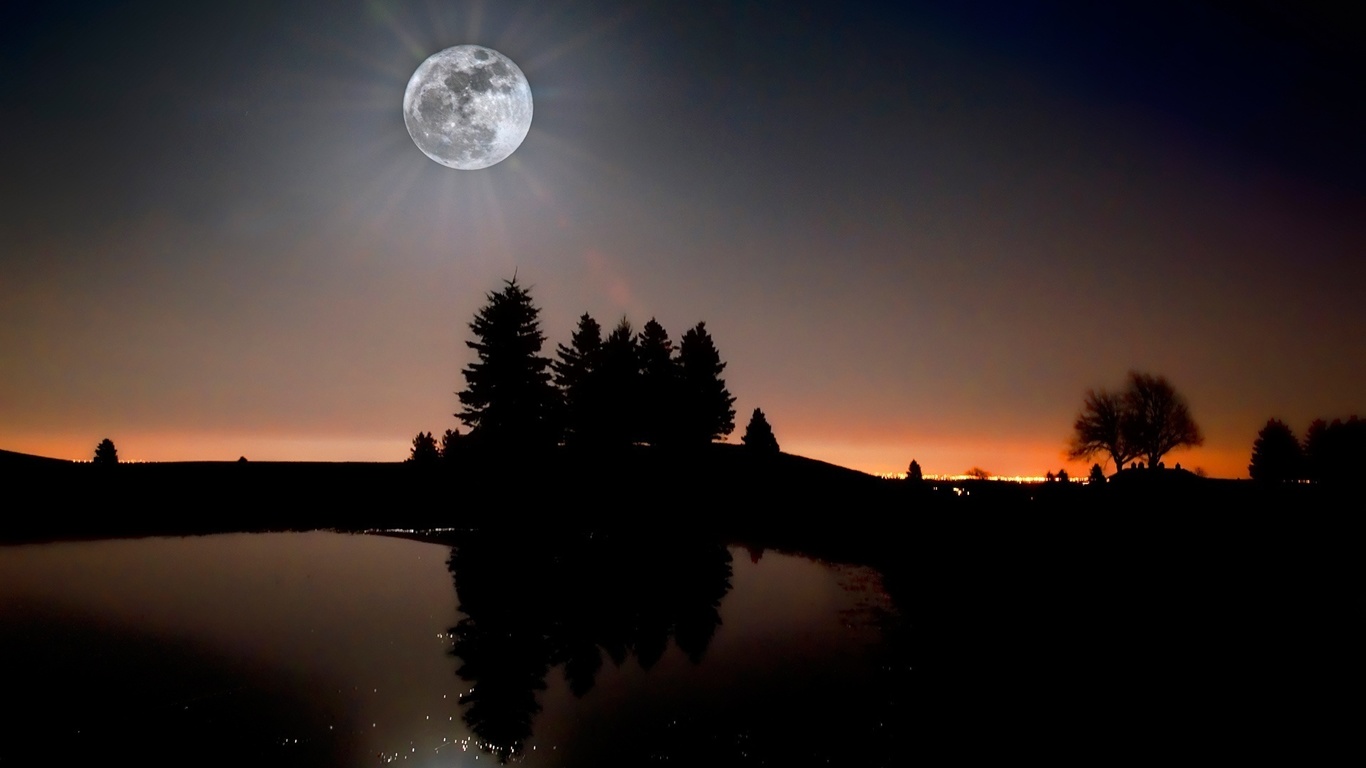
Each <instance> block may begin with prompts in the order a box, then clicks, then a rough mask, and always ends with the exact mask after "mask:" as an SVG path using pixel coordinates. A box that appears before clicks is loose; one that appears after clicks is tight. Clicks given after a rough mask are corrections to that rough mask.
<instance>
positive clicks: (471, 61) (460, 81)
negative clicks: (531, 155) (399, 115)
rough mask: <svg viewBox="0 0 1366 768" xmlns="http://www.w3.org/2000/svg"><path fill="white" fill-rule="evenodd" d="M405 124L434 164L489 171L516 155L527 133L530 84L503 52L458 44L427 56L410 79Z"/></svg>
mask: <svg viewBox="0 0 1366 768" xmlns="http://www.w3.org/2000/svg"><path fill="white" fill-rule="evenodd" d="M403 122H404V124H405V125H407V126H408V135H409V136H412V137H413V143H414V144H416V145H417V147H418V149H420V150H422V151H423V152H424V153H425V154H426V155H427V157H430V158H431V159H433V160H435V161H436V162H438V163H441V164H442V165H444V166H447V167H448V168H459V169H461V170H475V169H479V168H487V167H489V166H491V165H494V164H495V163H498V162H501V161H502V160H504V159H506V158H507V156H508V155H511V154H512V153H513V152H514V151H516V149H517V147H519V146H521V144H522V140H523V139H525V138H526V134H527V131H529V130H530V129H531V86H530V85H528V84H527V80H526V75H523V74H522V70H520V69H518V67H517V65H516V64H514V63H512V60H511V59H509V58H508V57H506V56H504V55H503V54H501V53H499V52H497V51H495V50H493V49H492V48H484V47H483V46H479V45H457V46H455V47H453V48H447V49H446V50H444V51H438V52H437V53H434V54H432V55H431V56H429V57H428V58H427V60H426V61H424V62H422V64H421V66H419V67H418V68H417V71H416V72H414V73H413V76H412V77H411V78H410V79H409V80H408V89H407V90H406V91H405V92H404V94H403Z"/></svg>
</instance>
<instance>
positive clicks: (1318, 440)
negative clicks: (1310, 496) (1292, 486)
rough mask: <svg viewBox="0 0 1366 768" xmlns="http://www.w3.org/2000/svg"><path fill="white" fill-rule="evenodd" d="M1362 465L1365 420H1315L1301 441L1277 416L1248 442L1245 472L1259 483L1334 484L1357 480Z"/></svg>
mask: <svg viewBox="0 0 1366 768" xmlns="http://www.w3.org/2000/svg"><path fill="white" fill-rule="evenodd" d="M1364 466H1366V421H1362V420H1360V419H1358V418H1357V417H1356V416H1353V417H1351V418H1349V419H1348V420H1346V421H1343V420H1341V419H1333V421H1332V422H1331V423H1330V422H1327V421H1324V420H1323V419H1315V420H1314V422H1313V423H1312V424H1310V425H1309V429H1307V430H1306V431H1305V434H1304V440H1303V442H1301V441H1300V440H1299V439H1297V438H1296V437H1295V432H1294V430H1292V429H1291V428H1290V427H1288V426H1286V424H1285V423H1284V422H1282V421H1280V420H1279V419H1271V420H1269V421H1267V423H1266V426H1264V427H1262V429H1261V431H1260V432H1258V433H1257V439H1256V440H1255V441H1254V442H1253V443H1252V461H1251V463H1250V464H1248V467H1247V471H1248V474H1249V475H1250V476H1251V477H1252V479H1253V480H1258V481H1261V482H1272V483H1277V482H1294V481H1298V480H1309V481H1312V482H1327V483H1337V482H1346V481H1348V480H1353V479H1358V478H1360V477H1361V475H1362V474H1363V467H1364Z"/></svg>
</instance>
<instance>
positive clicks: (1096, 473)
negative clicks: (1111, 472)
mask: <svg viewBox="0 0 1366 768" xmlns="http://www.w3.org/2000/svg"><path fill="white" fill-rule="evenodd" d="M1086 482H1087V483H1089V484H1091V485H1102V484H1104V483H1105V470H1103V469H1101V468H1100V465H1099V464H1092V465H1091V476H1090V477H1088V478H1087V479H1086Z"/></svg>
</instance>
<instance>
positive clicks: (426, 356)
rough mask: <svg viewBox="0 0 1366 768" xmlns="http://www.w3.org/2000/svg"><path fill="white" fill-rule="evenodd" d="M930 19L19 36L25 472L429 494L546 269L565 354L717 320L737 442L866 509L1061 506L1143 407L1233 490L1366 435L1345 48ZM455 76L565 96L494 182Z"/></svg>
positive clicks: (3, 156)
mask: <svg viewBox="0 0 1366 768" xmlns="http://www.w3.org/2000/svg"><path fill="white" fill-rule="evenodd" d="M905 5H906V7H905V8H902V9H900V10H898V11H895V12H889V11H888V10H887V9H886V8H885V4H874V3H852V4H851V3H805V2H784V3H766V4H758V5H757V6H756V4H730V3H718V2H705V1H703V2H692V3H662V2H656V3H638V2H636V3H627V2H585V3H577V4H563V5H547V4H538V3H518V2H511V3H507V2H503V3H469V2H384V1H383V0H372V1H370V2H360V1H357V2H292V3H288V4H281V3H273V2H236V3H224V4H216V5H214V6H208V7H199V5H198V4H187V3H174V2H160V1H154V0H145V1H143V2H104V3H61V2H54V3H22V2H21V3H8V4H6V5H5V7H4V8H3V10H0V110H2V112H0V139H2V140H0V168H3V170H4V177H3V178H4V181H3V187H0V191H2V192H3V203H4V205H3V206H0V243H3V250H2V251H0V366H2V367H3V369H4V370H5V376H4V377H3V380H0V447H4V448H9V449H16V450H31V451H34V452H42V453H49V454H53V455H63V456H69V457H73V458H79V457H85V456H86V455H87V454H89V453H90V452H91V451H93V447H94V445H95V443H96V442H98V440H99V439H100V438H101V437H105V436H110V437H113V438H114V439H115V441H116V442H117V443H118V445H119V448H120V453H121V455H128V456H129V457H132V458H137V457H142V458H149V459H151V458H163V459H169V458H235V457H236V456H238V455H241V454H247V455H248V456H250V457H253V458H309V457H321V458H355V459H398V458H401V457H402V456H403V455H405V454H406V446H407V445H408V443H409V441H410V440H411V436H412V434H414V433H415V432H417V431H418V430H433V431H436V432H440V431H441V430H442V429H445V428H447V427H451V426H455V420H454V418H453V417H452V416H451V414H452V412H453V411H454V410H456V408H457V403H456V400H455V395H454V392H455V391H456V390H457V389H459V388H460V387H461V386H463V382H462V381H461V380H460V376H459V371H460V368H461V367H462V366H463V365H465V364H466V363H467V362H468V356H469V352H468V350H467V349H466V348H465V345H464V343H463V342H464V340H465V339H466V338H467V337H468V329H467V327H466V324H467V323H468V321H469V319H470V318H471V317H472V316H473V313H474V312H475V310H476V309H477V308H478V307H479V305H480V304H481V303H482V301H483V296H484V294H485V293H486V292H487V291H489V290H493V289H496V288H497V287H498V286H499V285H501V281H502V280H503V279H505V278H507V277H510V276H511V274H512V271H513V270H514V269H516V270H518V275H519V278H520V279H521V280H522V281H523V282H525V283H527V284H529V285H531V286H532V292H533V296H534V297H535V298H536V300H537V301H538V303H539V304H540V305H541V307H542V308H543V315H542V319H543V328H544V330H545V332H546V334H547V336H548V337H549V342H550V344H551V345H553V344H554V343H556V342H561V341H567V339H568V336H569V332H570V330H571V328H572V325H573V322H574V319H575V318H576V317H577V316H578V315H579V314H580V313H582V312H584V311H588V312H590V313H592V314H593V315H594V316H595V317H597V318H598V319H599V321H601V322H603V323H604V324H605V325H610V324H612V323H614V322H615V321H616V320H617V319H618V318H619V317H620V316H622V315H623V314H625V315H627V316H629V317H630V319H631V320H632V321H633V322H635V324H636V325H637V326H639V325H642V324H643V323H644V321H645V320H648V319H649V318H650V317H651V316H656V317H658V319H659V320H660V321H661V322H662V323H663V324H664V326H665V327H666V328H667V329H668V330H669V331H670V332H671V333H672V335H673V336H674V338H675V339H677V338H678V337H679V336H680V335H681V334H682V332H683V330H685V329H686V328H687V327H688V326H691V325H692V324H694V323H696V322H697V321H698V320H705V321H706V322H707V324H708V328H709V329H711V331H712V333H713V335H714V337H715V339H716V343H717V345H718V347H719V348H720V350H721V352H722V355H723V358H725V359H726V360H728V361H729V363H730V366H729V367H728V369H727V380H728V383H729V384H730V388H731V390H732V392H733V393H735V394H736V395H737V397H738V400H737V403H736V407H737V411H739V417H738V419H737V420H738V421H740V422H741V425H743V422H744V420H745V418H746V417H747V415H748V414H749V412H750V411H751V410H752V409H753V408H755V407H761V408H763V409H764V411H765V413H766V414H767V415H768V417H769V420H770V422H771V423H772V424H773V427H774V430H775V432H776V434H777V436H778V439H779V441H780V442H781V443H782V445H783V447H784V449H786V450H790V451H793V452H797V453H803V454H806V455H811V456H815V457H817V458H824V459H828V460H831V461H837V462H840V463H845V464H849V465H852V466H857V467H859V468H864V469H868V470H870V471H894V470H898V469H904V468H905V465H906V464H907V463H908V462H909V460H910V459H911V458H912V457H916V458H918V459H919V460H920V463H921V464H922V465H923V466H924V467H925V469H926V471H928V472H945V473H949V472H958V471H962V470H964V469H967V468H968V467H969V466H972V465H980V466H983V467H985V468H987V469H989V470H992V471H995V472H1003V473H1031V474H1033V473H1042V472H1043V471H1044V470H1047V469H1056V468H1057V467H1058V466H1062V465H1063V459H1062V457H1061V453H1062V451H1063V449H1064V448H1065V443H1066V438H1067V434H1068V431H1069V429H1070V426H1071V422H1072V418H1073V416H1074V415H1075V412H1076V409H1077V408H1078V407H1079V405H1080V403H1081V398H1082V395H1083V394H1084V392H1085V390H1086V389H1087V388H1089V387H1099V386H1118V385H1119V384H1120V382H1121V381H1122V379H1123V377H1124V375H1125V373H1126V371H1128V370H1129V369H1130V368H1137V369H1140V370H1147V371H1151V372H1153V373H1160V374H1165V375H1166V376H1168V377H1169V378H1170V379H1171V380H1172V382H1173V383H1174V384H1176V385H1177V387H1178V388H1179V389H1181V391H1183V392H1184V393H1185V394H1186V395H1187V397H1188V398H1189V400H1190V403H1191V407H1192V410H1193V412H1194V414H1195V416H1196V418H1197V420H1198V421H1199V422H1200V423H1201V425H1202V426H1203V427H1204V428H1205V432H1206V435H1207V437H1208V442H1207V444H1206V446H1205V447H1204V448H1201V449H1199V450H1196V451H1192V452H1189V453H1188V455H1185V456H1177V457H1175V458H1177V460H1183V461H1185V462H1186V463H1187V464H1188V465H1191V466H1194V465H1204V466H1206V467H1207V468H1209V469H1210V470H1211V471H1212V472H1214V473H1216V474H1224V475H1241V474H1243V473H1245V471H1246V462H1247V455H1248V453H1249V451H1250V446H1251V442H1252V439H1253V437H1254V436H1255V434H1256V432H1257V430H1258V429H1259V428H1260V427H1261V426H1262V424H1264V423H1265V421H1266V419H1268V418H1271V417H1273V416H1275V417H1279V418H1282V419H1285V420H1287V421H1288V422H1289V423H1290V424H1292V426H1294V427H1295V428H1296V429H1297V430H1303V428H1304V427H1305V426H1306V425H1307V423H1308V421H1309V420H1310V419H1312V418H1316V417H1321V416H1322V417H1329V418H1332V417H1334V416H1346V415H1348V414H1349V413H1352V412H1360V411H1361V410H1362V409H1363V401H1366V387H1363V385H1362V384H1361V382H1362V381H1366V362H1363V361H1364V360H1366V356H1364V355H1361V354H1360V350H1362V349H1366V310H1363V306H1364V305H1366V302H1364V301H1363V300H1364V299H1366V292H1364V291H1363V289H1362V287H1361V286H1362V285H1366V279H1364V278H1366V265H1363V254H1364V253H1366V223H1363V222H1366V197H1363V183H1362V180H1363V172H1366V152H1364V151H1363V146H1362V144H1363V143H1362V141H1361V140H1360V137H1361V136H1362V135H1366V89H1364V88H1363V85H1362V83H1363V82H1366V81H1364V80H1363V74H1364V73H1366V67H1363V54H1362V52H1361V48H1360V46H1359V45H1358V44H1356V42H1355V41H1356V40H1357V39H1358V37H1359V36H1358V35H1356V34H1355V33H1354V30H1355V29H1357V28H1358V27H1356V26H1354V25H1353V19H1352V18H1351V17H1350V16H1349V15H1346V14H1342V13H1339V12H1336V11H1333V10H1329V9H1328V7H1327V6H1324V7H1322V8H1311V9H1309V10H1306V9H1305V7H1303V6H1302V5H1300V4H1295V5H1291V4H1284V5H1282V4H1277V3H1269V2H1267V3H1206V4H1201V3H1186V4H1164V3H1141V4H1140V3H1118V4H1106V5H1105V6H1104V7H1103V8H1089V7H1084V6H1083V7H1076V6H1073V5H1071V4H1059V3H1038V4H1019V3H978V4H972V5H971V7H967V8H963V7H959V6H958V5H957V4H939V7H933V6H928V5H922V4H914V3H911V4H905ZM1078 5H1081V4H1078ZM461 43H477V44H481V45H486V46H489V47H492V48H496V49H498V50H499V51H501V52H503V53H504V54H506V55H508V56H510V57H511V58H512V59H513V60H514V61H516V62H517V63H518V64H519V66H520V67H521V68H522V69H523V70H524V71H525V72H526V74H527V77H528V79H529V80H530V82H531V87H532V91H533V94H534V98H535V116H534V119H533V123H532V128H531V132H530V133H529V135H528V137H527V139H526V141H525V142H524V144H523V145H522V147H521V148H520V149H519V150H518V151H517V152H516V153H515V154H514V155H513V156H512V158H509V160H507V161H505V162H504V163H501V164H499V165H497V166H494V167H493V168H490V169H487V170H485V171H478V172H473V171H472V172H461V171H453V170H450V169H446V168H442V167H441V166H439V165H437V164H435V163H432V162H431V161H429V160H427V159H426V158H425V157H424V156H423V155H422V154H421V152H420V151H418V150H417V148H416V147H414V146H413V145H412V142H411V140H410V139H409V138H408V136H407V134H406V131H405V129H404V126H403V119H402V115H401V112H400V105H401V101H402V93H403V88H404V85H405V84H406V82H407V78H408V76H409V75H410V74H411V73H412V71H413V69H414V68H415V67H416V66H417V64H418V63H419V62H420V61H421V60H422V59H423V58H425V57H426V56H427V55H430V54H431V53H433V52H435V51H437V50H440V49H441V48H444V47H447V46H450V45H456V44H461ZM735 437H736V439H738V433H737V435H736V436H735ZM1081 469H1083V470H1084V467H1082V468H1081Z"/></svg>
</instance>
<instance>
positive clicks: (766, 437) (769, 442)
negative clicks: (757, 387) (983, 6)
mask: <svg viewBox="0 0 1366 768" xmlns="http://www.w3.org/2000/svg"><path fill="white" fill-rule="evenodd" d="M740 442H742V443H744V444H745V447H746V448H749V449H751V450H754V451H759V452H761V453H777V452H778V438H776V437H774V436H773V428H772V427H770V426H769V425H768V419H766V418H764V412H763V411H761V410H759V409H758V408H755V409H754V414H753V415H752V416H750V417H749V425H748V426H746V427H745V434H744V437H741V438H740Z"/></svg>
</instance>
